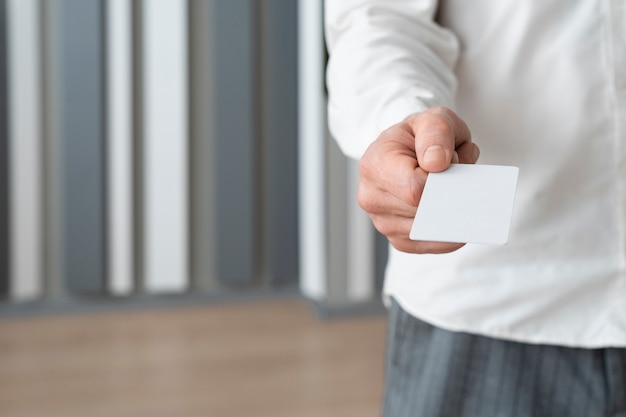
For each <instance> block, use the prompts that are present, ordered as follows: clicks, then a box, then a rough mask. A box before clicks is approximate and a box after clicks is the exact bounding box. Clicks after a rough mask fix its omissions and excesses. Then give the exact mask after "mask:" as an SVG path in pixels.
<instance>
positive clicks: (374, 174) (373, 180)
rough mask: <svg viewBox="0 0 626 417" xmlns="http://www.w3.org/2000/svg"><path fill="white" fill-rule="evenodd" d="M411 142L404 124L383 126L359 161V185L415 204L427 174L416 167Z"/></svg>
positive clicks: (409, 133)
mask: <svg viewBox="0 0 626 417" xmlns="http://www.w3.org/2000/svg"><path fill="white" fill-rule="evenodd" d="M414 145H415V139H414V136H413V132H412V130H411V128H410V127H409V126H408V124H406V123H403V124H398V125H395V126H392V127H391V128H389V129H387V130H386V131H385V132H383V133H382V134H381V135H380V137H379V139H377V140H376V141H375V142H374V143H372V145H371V146H370V147H369V148H368V149H367V151H366V152H365V154H364V155H363V157H362V158H361V160H360V162H359V176H360V184H365V186H366V187H375V188H378V189H381V190H384V191H386V192H388V193H390V194H391V195H393V196H395V197H396V198H397V199H399V200H401V201H403V202H405V203H406V204H408V205H410V206H414V207H416V206H417V205H418V202H419V199H420V197H421V195H422V190H423V187H424V183H425V182H426V176H427V174H426V172H425V171H424V170H423V169H421V168H419V167H418V166H417V159H416V158H415V148H414ZM366 210H367V209H366Z"/></svg>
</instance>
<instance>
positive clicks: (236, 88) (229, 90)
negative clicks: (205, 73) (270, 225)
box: [214, 0, 259, 284]
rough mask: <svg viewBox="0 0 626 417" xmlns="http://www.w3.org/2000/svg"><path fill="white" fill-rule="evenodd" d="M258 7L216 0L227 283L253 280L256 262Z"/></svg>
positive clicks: (220, 226) (223, 275) (220, 222)
mask: <svg viewBox="0 0 626 417" xmlns="http://www.w3.org/2000/svg"><path fill="white" fill-rule="evenodd" d="M254 6H255V1H254V0H238V1H217V2H216V4H215V9H214V10H215V27H214V30H215V39H216V45H215V57H214V63H215V76H216V80H215V85H216V88H215V100H214V103H215V107H214V108H215V116H214V117H215V127H214V129H215V131H214V132H215V133H214V137H215V141H216V143H215V146H216V158H217V161H216V172H217V187H216V207H217V210H216V212H217V226H216V231H217V233H216V234H217V242H218V245H217V257H216V258H217V260H216V264H217V265H216V269H217V274H218V277H219V280H220V281H222V282H224V283H227V284H242V283H251V282H252V281H253V279H254V270H255V269H254V267H255V263H256V259H255V253H254V249H255V246H256V245H255V242H256V239H257V236H256V233H255V224H254V216H255V211H258V210H259V207H258V206H257V205H256V199H255V192H256V188H257V187H255V172H254V170H255V169H256V166H255V163H254V161H255V155H256V153H257V140H256V139H257V137H258V131H257V130H258V129H257V123H256V117H255V110H256V109H255V103H256V99H257V96H256V93H255V85H254V79H255V74H256V73H257V71H258V67H257V62H256V60H255V45H254V40H255V30H254V16H255V13H254V9H255V7H254Z"/></svg>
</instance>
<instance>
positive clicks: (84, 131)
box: [60, 0, 105, 293]
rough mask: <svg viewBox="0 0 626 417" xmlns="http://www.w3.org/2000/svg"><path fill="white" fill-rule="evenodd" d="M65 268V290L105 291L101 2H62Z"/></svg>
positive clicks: (93, 0)
mask: <svg viewBox="0 0 626 417" xmlns="http://www.w3.org/2000/svg"><path fill="white" fill-rule="evenodd" d="M60 18H61V23H62V24H61V53H62V60H61V65H62V70H61V103H62V106H63V107H62V111H61V114H62V120H61V137H62V147H63V149H62V155H63V165H64V172H63V188H64V200H63V205H64V209H63V214H64V217H63V221H64V224H63V228H64V266H65V270H64V271H65V274H64V277H65V280H66V286H67V288H68V290H70V291H72V292H81V293H93V292H99V291H103V290H104V286H105V283H104V247H105V246H104V224H103V223H104V160H103V159H104V149H103V148H104V132H103V130H104V117H103V115H104V85H103V83H104V74H103V68H104V67H103V55H104V48H103V46H104V45H103V21H102V19H103V13H102V3H101V0H62V3H61V16H60Z"/></svg>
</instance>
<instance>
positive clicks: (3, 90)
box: [0, 0, 9, 298]
mask: <svg viewBox="0 0 626 417" xmlns="http://www.w3.org/2000/svg"><path fill="white" fill-rule="evenodd" d="M6 11H7V10H6V0H0V298H4V297H6V296H8V292H9V160H8V153H9V129H8V108H7V104H8V103H7V75H8V74H7V22H6V16H7V13H6Z"/></svg>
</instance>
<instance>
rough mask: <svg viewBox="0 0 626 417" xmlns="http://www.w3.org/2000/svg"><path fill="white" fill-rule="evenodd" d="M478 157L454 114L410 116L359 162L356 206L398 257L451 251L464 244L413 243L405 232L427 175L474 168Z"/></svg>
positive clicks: (442, 110)
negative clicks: (466, 166)
mask: <svg viewBox="0 0 626 417" xmlns="http://www.w3.org/2000/svg"><path fill="white" fill-rule="evenodd" d="M479 153H480V151H479V149H478V146H476V144H474V143H473V142H472V140H471V135H470V131H469V129H468V127H467V125H466V124H465V122H463V120H461V119H460V118H459V117H458V116H457V115H456V114H455V113H454V112H453V111H452V110H450V109H447V108H445V107H436V108H432V109H428V110H426V111H424V112H422V113H418V114H414V115H412V116H410V117H408V118H407V119H406V120H404V121H403V122H401V123H398V124H396V125H394V126H392V127H390V128H389V129H387V130H385V131H384V132H383V133H381V134H380V136H379V137H378V139H376V141H374V142H373V143H372V144H371V145H370V147H369V148H368V149H367V151H366V152H365V154H364V155H363V157H362V158H361V162H360V164H359V170H360V180H359V191H358V196H357V199H358V202H359V205H360V206H361V207H362V208H363V209H364V210H365V211H366V212H367V213H368V214H369V215H370V217H371V219H372V221H373V223H374V226H375V227H376V229H378V231H380V232H381V233H382V234H383V235H385V236H386V237H387V238H388V239H389V242H390V243H391V244H392V245H393V246H394V247H395V248H396V249H398V250H400V251H403V252H411V253H446V252H452V251H455V250H457V249H459V248H461V247H462V246H463V245H464V244H463V243H441V242H426V241H413V240H410V239H409V231H410V230H411V225H412V224H413V218H414V217H415V213H416V211H417V206H418V204H419V201H420V198H421V196H422V190H423V188H424V184H425V183H426V176H427V175H428V172H440V171H444V170H446V169H447V168H448V167H449V166H450V164H451V163H462V164H473V163H475V162H476V161H477V160H478V156H479Z"/></svg>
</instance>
